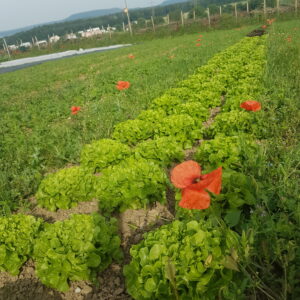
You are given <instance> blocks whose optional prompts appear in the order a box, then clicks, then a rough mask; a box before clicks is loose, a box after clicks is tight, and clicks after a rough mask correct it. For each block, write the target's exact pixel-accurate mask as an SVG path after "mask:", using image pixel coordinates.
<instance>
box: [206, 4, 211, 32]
mask: <svg viewBox="0 0 300 300" xmlns="http://www.w3.org/2000/svg"><path fill="white" fill-rule="evenodd" d="M206 12H207V18H208V27H209V28H210V13H209V7H208V8H207V11H206Z"/></svg>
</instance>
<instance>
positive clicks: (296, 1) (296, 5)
mask: <svg viewBox="0 0 300 300" xmlns="http://www.w3.org/2000/svg"><path fill="white" fill-rule="evenodd" d="M297 13H298V0H295V14H296V15H297Z"/></svg>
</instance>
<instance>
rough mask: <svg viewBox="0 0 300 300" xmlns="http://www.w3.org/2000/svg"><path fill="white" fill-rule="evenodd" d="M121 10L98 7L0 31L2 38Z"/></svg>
mask: <svg viewBox="0 0 300 300" xmlns="http://www.w3.org/2000/svg"><path fill="white" fill-rule="evenodd" d="M121 11H122V9H121V8H110V9H97V10H92V11H86V12H82V13H78V14H73V15H71V16H69V17H68V18H66V19H63V20H58V21H53V22H45V23H41V24H34V25H30V26H26V27H21V28H16V29H11V30H5V31H0V38H2V37H8V36H12V35H14V34H16V33H19V32H24V31H28V30H31V29H33V28H36V27H39V26H43V25H50V24H55V23H62V22H70V21H75V20H80V19H90V18H96V17H102V16H107V15H111V14H115V13H119V12H121Z"/></svg>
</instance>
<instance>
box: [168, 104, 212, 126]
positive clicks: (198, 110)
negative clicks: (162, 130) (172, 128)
mask: <svg viewBox="0 0 300 300" xmlns="http://www.w3.org/2000/svg"><path fill="white" fill-rule="evenodd" d="M171 112H172V114H178V115H180V114H187V115H189V116H190V117H192V118H193V119H194V120H195V121H196V123H197V124H199V125H201V124H202V122H204V121H206V120H207V119H208V117H209V110H208V109H207V108H206V107H205V106H203V104H202V103H201V102H200V103H198V102H191V103H184V104H179V105H176V106H174V107H173V108H172V110H171Z"/></svg>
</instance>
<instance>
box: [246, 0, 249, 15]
mask: <svg viewBox="0 0 300 300" xmlns="http://www.w3.org/2000/svg"><path fill="white" fill-rule="evenodd" d="M246 6H247V14H249V2H248V1H247V2H246Z"/></svg>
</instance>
